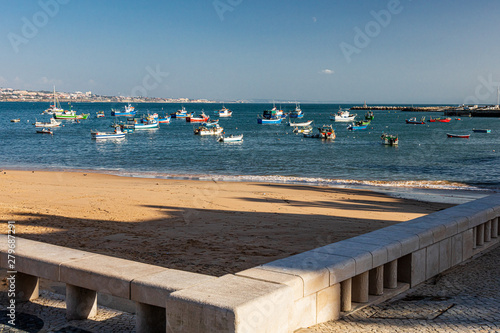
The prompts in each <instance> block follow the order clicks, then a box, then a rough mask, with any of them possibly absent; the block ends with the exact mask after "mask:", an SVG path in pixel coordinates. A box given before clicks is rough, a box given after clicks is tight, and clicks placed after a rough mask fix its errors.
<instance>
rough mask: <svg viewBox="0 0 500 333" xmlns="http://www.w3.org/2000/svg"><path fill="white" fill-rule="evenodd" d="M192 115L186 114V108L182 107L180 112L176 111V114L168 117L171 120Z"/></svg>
mask: <svg viewBox="0 0 500 333" xmlns="http://www.w3.org/2000/svg"><path fill="white" fill-rule="evenodd" d="M192 115H193V114H192V113H189V112H187V111H186V108H185V107H184V106H183V107H182V108H181V109H180V110H177V111H176V112H174V113H171V114H170V117H172V118H187V117H191V116H192Z"/></svg>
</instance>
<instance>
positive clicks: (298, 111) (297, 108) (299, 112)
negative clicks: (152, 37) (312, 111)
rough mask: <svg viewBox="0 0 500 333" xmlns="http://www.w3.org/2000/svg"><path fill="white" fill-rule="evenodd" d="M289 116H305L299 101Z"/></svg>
mask: <svg viewBox="0 0 500 333" xmlns="http://www.w3.org/2000/svg"><path fill="white" fill-rule="evenodd" d="M289 117H290V118H302V117H304V112H303V111H302V109H301V108H300V104H299V103H296V104H295V110H293V111H290V114H289Z"/></svg>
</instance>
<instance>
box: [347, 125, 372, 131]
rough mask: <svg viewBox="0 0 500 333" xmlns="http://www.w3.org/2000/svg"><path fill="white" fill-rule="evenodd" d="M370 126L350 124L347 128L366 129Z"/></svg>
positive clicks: (353, 129)
mask: <svg viewBox="0 0 500 333" xmlns="http://www.w3.org/2000/svg"><path fill="white" fill-rule="evenodd" d="M367 127H368V125H352V124H351V125H349V126H347V129H348V130H350V131H357V130H364V129H366V128H367Z"/></svg>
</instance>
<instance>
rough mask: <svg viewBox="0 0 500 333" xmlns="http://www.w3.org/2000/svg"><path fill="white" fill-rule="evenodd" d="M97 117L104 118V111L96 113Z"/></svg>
mask: <svg viewBox="0 0 500 333" xmlns="http://www.w3.org/2000/svg"><path fill="white" fill-rule="evenodd" d="M96 117H97V118H104V111H99V112H97V113H96Z"/></svg>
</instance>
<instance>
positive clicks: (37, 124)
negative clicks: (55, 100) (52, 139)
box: [34, 118, 61, 127]
mask: <svg viewBox="0 0 500 333" xmlns="http://www.w3.org/2000/svg"><path fill="white" fill-rule="evenodd" d="M34 125H35V127H59V126H61V122H59V121H57V120H55V119H54V118H50V121H49V122H42V121H35V124H34Z"/></svg>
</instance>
